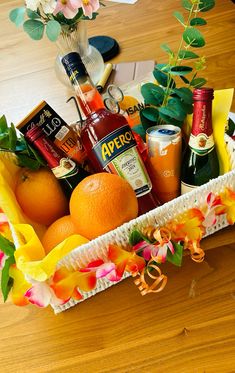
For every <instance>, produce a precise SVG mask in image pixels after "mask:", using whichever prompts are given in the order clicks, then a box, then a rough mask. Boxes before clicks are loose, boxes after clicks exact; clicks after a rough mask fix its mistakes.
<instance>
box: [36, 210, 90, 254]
mask: <svg viewBox="0 0 235 373" xmlns="http://www.w3.org/2000/svg"><path fill="white" fill-rule="evenodd" d="M73 234H78V232H77V229H76V227H75V224H74V223H73V221H72V219H71V216H70V215H66V216H63V217H62V218H59V219H57V220H56V221H54V223H52V224H51V225H50V226H49V227H48V228H47V230H46V232H45V234H44V236H43V238H42V244H43V247H44V249H45V252H46V254H47V253H49V251H51V250H52V249H53V248H54V247H55V246H56V245H58V244H59V243H60V242H62V241H64V240H65V239H66V238H68V237H69V236H71V235H73ZM84 239H85V238H84ZM86 241H87V240H86Z"/></svg>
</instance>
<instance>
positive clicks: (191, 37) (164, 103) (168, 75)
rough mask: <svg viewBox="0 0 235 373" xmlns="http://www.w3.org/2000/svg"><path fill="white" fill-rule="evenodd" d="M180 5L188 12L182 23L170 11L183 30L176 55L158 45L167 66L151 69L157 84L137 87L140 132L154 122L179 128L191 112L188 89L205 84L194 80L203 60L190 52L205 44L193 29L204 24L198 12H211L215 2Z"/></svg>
mask: <svg viewBox="0 0 235 373" xmlns="http://www.w3.org/2000/svg"><path fill="white" fill-rule="evenodd" d="M182 6H183V8H184V9H185V11H187V12H188V13H187V18H186V20H185V17H184V15H183V14H182V13H181V12H179V11H175V12H174V16H175V18H176V19H177V20H178V21H179V23H180V24H181V25H182V26H183V28H184V30H183V34H182V37H181V39H180V42H179V46H178V49H177V52H176V53H174V52H173V51H172V50H171V48H170V47H169V46H168V45H167V44H163V45H161V48H162V49H163V50H164V51H165V52H166V53H167V55H168V63H167V64H157V65H156V66H155V69H154V71H153V75H154V77H155V79H156V81H157V83H158V85H156V84H154V83H147V84H144V85H143V86H142V87H141V93H142V95H143V97H144V100H145V104H147V107H145V108H144V109H142V110H141V121H142V125H143V127H144V129H147V128H148V127H149V126H152V125H154V124H156V123H157V124H162V123H170V124H174V125H178V126H181V125H182V123H183V121H184V119H185V117H186V115H187V114H190V113H192V109H193V107H192V91H191V89H192V88H195V87H201V86H202V85H204V84H205V83H206V79H204V78H201V77H199V78H198V77H197V74H198V72H199V71H201V70H203V69H204V68H205V57H200V56H199V55H198V54H197V53H195V52H194V51H193V49H195V48H197V49H198V48H201V47H203V46H204V45H205V40H204V37H203V35H202V33H201V32H200V31H199V29H198V28H197V27H199V28H200V27H201V26H204V25H206V24H207V22H206V20H205V19H204V18H202V17H201V16H199V13H201V12H202V13H204V12H207V11H209V10H210V9H212V8H213V7H214V6H215V0H182ZM186 60H196V63H194V67H191V66H187V65H185V64H184V63H183V61H186ZM187 75H189V76H190V78H188V77H187ZM175 78H180V79H181V81H182V82H183V83H184V84H183V83H181V85H180V87H179V88H178V87H177V85H176V81H175ZM177 84H178V82H177ZM182 85H183V86H182Z"/></svg>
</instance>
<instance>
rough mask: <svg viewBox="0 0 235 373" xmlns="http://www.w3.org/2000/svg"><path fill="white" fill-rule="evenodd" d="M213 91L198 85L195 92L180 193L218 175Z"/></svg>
mask: <svg viewBox="0 0 235 373" xmlns="http://www.w3.org/2000/svg"><path fill="white" fill-rule="evenodd" d="M213 93H214V91H213V89H212V88H197V89H195V90H194V92H193V100H194V109H193V123H192V131H191V135H190V138H189V143H188V146H187V148H186V150H185V153H184V157H183V162H182V171H181V194H184V193H186V192H189V191H190V190H192V189H193V188H195V187H197V186H200V185H202V184H205V183H207V182H208V181H209V180H211V179H213V178H216V177H217V176H219V161H218V157H217V154H216V149H215V144H214V138H213V128H212V100H213V98H214V95H213Z"/></svg>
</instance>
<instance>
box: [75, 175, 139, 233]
mask: <svg viewBox="0 0 235 373" xmlns="http://www.w3.org/2000/svg"><path fill="white" fill-rule="evenodd" d="M69 207H70V214H71V218H72V219H73V221H74V223H75V224H76V227H77V229H78V232H79V233H80V234H81V235H83V236H85V237H87V238H89V239H93V238H95V237H98V236H100V235H102V234H104V233H106V232H109V231H111V230H112V229H114V228H116V227H118V226H119V225H121V224H123V223H125V222H128V221H129V220H131V219H134V218H136V217H137V215H138V202H137V198H136V195H135V192H134V190H133V189H132V187H131V185H130V184H129V183H128V182H127V181H126V180H124V179H122V178H121V177H120V176H118V175H114V174H109V173H106V172H102V173H98V174H94V175H91V176H88V177H86V178H85V179H83V180H82V181H81V182H80V183H79V184H78V185H77V186H76V188H75V189H74V190H73V192H72V195H71V198H70V204H69Z"/></svg>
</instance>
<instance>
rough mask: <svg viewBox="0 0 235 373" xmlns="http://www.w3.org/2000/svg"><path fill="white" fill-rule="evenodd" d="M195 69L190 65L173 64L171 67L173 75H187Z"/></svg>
mask: <svg viewBox="0 0 235 373" xmlns="http://www.w3.org/2000/svg"><path fill="white" fill-rule="evenodd" d="M192 70H193V68H192V67H190V66H173V67H172V68H171V75H180V76H182V75H187V74H189V73H191V71H192Z"/></svg>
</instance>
